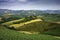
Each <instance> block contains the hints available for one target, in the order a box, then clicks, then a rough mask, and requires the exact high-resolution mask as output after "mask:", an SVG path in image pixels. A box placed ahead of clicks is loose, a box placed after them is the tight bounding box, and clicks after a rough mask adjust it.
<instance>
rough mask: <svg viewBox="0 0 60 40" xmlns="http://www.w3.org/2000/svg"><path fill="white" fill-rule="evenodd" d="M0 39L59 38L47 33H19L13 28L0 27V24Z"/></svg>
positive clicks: (51, 39) (39, 39) (34, 39)
mask: <svg viewBox="0 0 60 40" xmlns="http://www.w3.org/2000/svg"><path fill="white" fill-rule="evenodd" d="M0 27H1V28H0V40H60V39H58V38H56V37H54V36H49V35H43V34H39V35H28V34H21V33H19V32H16V31H14V30H10V29H7V28H5V27H3V28H2V26H0Z"/></svg>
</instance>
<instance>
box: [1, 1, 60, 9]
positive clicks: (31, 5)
mask: <svg viewBox="0 0 60 40" xmlns="http://www.w3.org/2000/svg"><path fill="white" fill-rule="evenodd" d="M0 9H11V10H60V0H0Z"/></svg>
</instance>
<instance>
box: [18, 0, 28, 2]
mask: <svg viewBox="0 0 60 40" xmlns="http://www.w3.org/2000/svg"><path fill="white" fill-rule="evenodd" d="M18 1H20V2H27V1H28V0H18Z"/></svg>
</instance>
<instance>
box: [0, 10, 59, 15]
mask: <svg viewBox="0 0 60 40" xmlns="http://www.w3.org/2000/svg"><path fill="white" fill-rule="evenodd" d="M4 13H11V14H12V13H13V14H21V13H23V14H28V13H29V14H31V13H32V14H33V13H34V14H36V13H37V14H41V13H53V14H55V13H57V14H58V13H60V10H9V9H0V14H4Z"/></svg>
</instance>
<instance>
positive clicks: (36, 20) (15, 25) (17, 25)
mask: <svg viewBox="0 0 60 40" xmlns="http://www.w3.org/2000/svg"><path fill="white" fill-rule="evenodd" d="M38 21H42V20H41V19H35V20H31V21H28V22H24V23H20V24H13V25H10V27H14V28H19V27H21V26H23V25H26V24H30V23H34V22H38Z"/></svg>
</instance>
